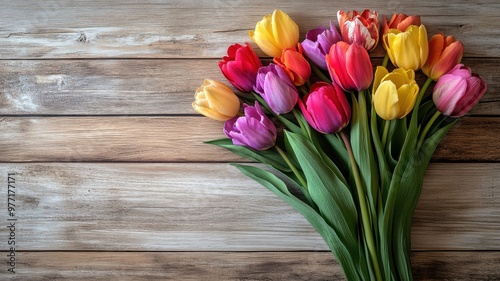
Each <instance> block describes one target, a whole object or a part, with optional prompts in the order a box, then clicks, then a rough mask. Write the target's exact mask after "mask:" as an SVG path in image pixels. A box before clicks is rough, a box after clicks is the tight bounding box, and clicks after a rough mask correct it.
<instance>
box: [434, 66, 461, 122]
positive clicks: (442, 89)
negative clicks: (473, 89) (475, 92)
mask: <svg viewBox="0 0 500 281" xmlns="http://www.w3.org/2000/svg"><path fill="white" fill-rule="evenodd" d="M466 93H467V81H466V79H457V77H456V76H454V75H451V74H445V75H443V76H441V78H439V80H438V82H437V83H436V85H435V86H434V90H433V94H432V99H433V101H434V104H435V105H436V107H437V109H438V110H439V111H440V112H441V113H443V114H444V115H446V116H451V115H452V113H453V111H454V110H455V107H456V106H457V103H458V102H459V101H460V99H462V98H463V96H464V95H465V94H466Z"/></svg>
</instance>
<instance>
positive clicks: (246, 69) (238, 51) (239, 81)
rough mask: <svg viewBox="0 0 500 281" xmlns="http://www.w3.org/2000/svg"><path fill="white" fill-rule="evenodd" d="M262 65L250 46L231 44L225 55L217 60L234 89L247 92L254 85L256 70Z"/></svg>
mask: <svg viewBox="0 0 500 281" xmlns="http://www.w3.org/2000/svg"><path fill="white" fill-rule="evenodd" d="M261 66H262V63H261V62H260V59H259V57H258V56H257V54H255V52H254V50H253V49H252V47H251V46H250V45H249V44H248V43H245V46H242V45H240V44H233V45H231V46H229V48H228V49H227V56H224V57H223V58H222V61H220V62H219V68H220V70H221V71H222V74H224V76H225V77H226V78H227V80H229V82H231V84H232V85H233V86H234V87H236V89H238V90H240V91H242V92H245V93H249V92H251V91H252V90H253V86H254V85H255V77H256V75H257V70H259V68H260V67H261Z"/></svg>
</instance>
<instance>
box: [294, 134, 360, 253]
mask: <svg viewBox="0 0 500 281" xmlns="http://www.w3.org/2000/svg"><path fill="white" fill-rule="evenodd" d="M285 134H286V136H287V138H288V141H289V142H290V146H291V147H292V149H293V151H294V152H295V155H296V157H297V161H298V162H299V164H300V166H301V168H302V171H303V172H304V175H305V177H306V181H307V184H308V190H309V194H310V195H311V198H312V199H313V201H314V202H315V203H316V205H317V206H318V208H319V210H320V211H321V214H322V216H323V217H324V218H325V220H326V221H327V222H328V223H329V224H330V226H332V228H333V229H335V231H336V233H337V234H338V235H339V237H340V238H341V240H342V241H343V242H344V244H345V245H346V247H348V248H350V249H355V248H356V247H357V242H356V240H357V236H358V233H357V221H358V215H357V211H356V205H355V204H354V200H353V198H352V195H351V193H350V191H349V188H348V187H347V186H346V185H345V184H344V183H343V182H342V181H341V180H340V179H339V178H338V177H336V176H335V173H334V172H333V171H332V170H331V169H330V168H329V167H328V166H327V165H326V164H325V163H324V162H323V160H322V158H321V156H320V154H319V152H318V151H317V150H316V148H315V147H314V145H313V144H312V143H311V141H309V140H308V139H306V138H305V137H304V136H302V135H300V134H295V133H290V132H286V131H285Z"/></svg>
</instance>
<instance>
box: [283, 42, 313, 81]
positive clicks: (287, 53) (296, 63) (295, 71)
mask: <svg viewBox="0 0 500 281" xmlns="http://www.w3.org/2000/svg"><path fill="white" fill-rule="evenodd" d="M274 63H276V64H277V65H279V66H280V67H281V68H283V70H285V72H286V73H287V74H288V76H289V77H290V80H292V82H293V84H294V85H295V86H302V85H304V83H306V81H307V80H309V76H311V66H310V65H309V62H307V60H306V59H305V58H304V56H303V55H302V54H301V53H300V52H298V51H297V50H295V48H289V49H284V50H283V53H282V54H281V57H276V58H274Z"/></svg>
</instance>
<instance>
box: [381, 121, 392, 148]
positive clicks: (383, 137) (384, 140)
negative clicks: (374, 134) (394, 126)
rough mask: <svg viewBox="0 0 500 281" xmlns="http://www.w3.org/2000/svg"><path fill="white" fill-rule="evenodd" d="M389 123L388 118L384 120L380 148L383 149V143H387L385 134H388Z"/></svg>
mask: <svg viewBox="0 0 500 281" xmlns="http://www.w3.org/2000/svg"><path fill="white" fill-rule="evenodd" d="M390 125H391V121H390V120H384V131H383V133H382V150H383V151H385V145H386V144H387V135H389V127H390Z"/></svg>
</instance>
